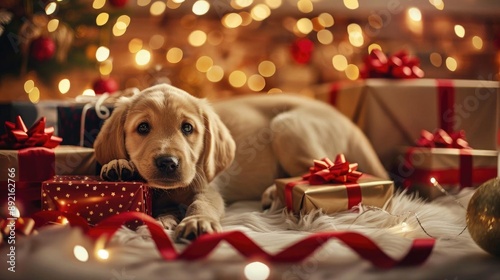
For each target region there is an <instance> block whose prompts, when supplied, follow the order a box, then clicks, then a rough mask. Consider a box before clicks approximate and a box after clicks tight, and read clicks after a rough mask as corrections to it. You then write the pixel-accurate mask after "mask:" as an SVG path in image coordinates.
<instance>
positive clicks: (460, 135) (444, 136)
mask: <svg viewBox="0 0 500 280" xmlns="http://www.w3.org/2000/svg"><path fill="white" fill-rule="evenodd" d="M416 145H417V146H418V147H428V148H455V149H471V147H470V146H469V143H468V142H467V141H466V140H465V131H463V130H460V131H455V132H452V133H450V134H448V133H447V132H446V131H444V130H443V129H437V130H436V131H435V132H434V133H431V132H429V131H427V130H422V132H420V138H419V139H418V140H417V143H416Z"/></svg>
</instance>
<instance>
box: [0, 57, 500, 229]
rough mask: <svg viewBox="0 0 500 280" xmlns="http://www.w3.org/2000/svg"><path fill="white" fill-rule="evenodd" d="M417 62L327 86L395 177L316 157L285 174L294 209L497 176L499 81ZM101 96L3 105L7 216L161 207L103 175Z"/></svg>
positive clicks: (432, 191)
mask: <svg viewBox="0 0 500 280" xmlns="http://www.w3.org/2000/svg"><path fill="white" fill-rule="evenodd" d="M374 67H375V66H374ZM376 67H379V66H376ZM409 68H410V70H412V71H406V70H407V69H399V70H397V71H393V72H392V74H391V73H389V74H388V75H389V76H384V75H385V74H384V75H381V76H377V75H372V76H367V78H366V79H362V80H358V81H355V82H335V83H333V84H328V85H325V86H323V87H322V88H320V89H318V91H317V96H316V98H317V99H320V100H323V101H325V102H328V103H330V104H331V105H332V106H335V107H336V108H337V109H338V110H340V111H341V112H342V113H344V114H345V115H346V116H348V117H349V118H350V119H351V120H352V121H354V122H355V123H356V124H357V125H358V126H359V127H360V128H361V129H362V130H363V131H364V133H365V134H366V136H367V137H368V139H369V140H370V141H371V143H372V145H373V147H374V149H375V151H376V153H377V155H378V156H379V158H380V160H381V161H382V163H383V164H384V166H385V168H386V169H387V171H388V172H389V174H390V179H381V178H376V177H374V176H371V175H370V174H364V173H361V172H359V170H363V166H357V164H356V163H350V162H349V159H348V158H347V159H346V158H345V157H344V156H343V155H338V156H337V158H335V159H328V158H324V159H311V170H310V172H309V173H308V174H305V175H304V176H303V177H297V178H286V179H278V180H277V181H276V183H277V187H278V193H279V198H280V199H281V200H282V201H283V203H284V205H285V206H286V207H287V208H288V209H289V210H290V211H293V212H295V213H300V212H308V211H310V210H312V209H318V208H321V209H322V210H323V211H324V212H327V213H334V212H339V211H346V210H350V209H352V208H354V207H356V206H358V205H360V203H361V204H363V205H371V206H376V207H385V206H386V205H387V203H389V202H390V198H391V197H392V196H393V193H394V191H395V189H397V188H404V189H407V190H409V191H412V192H418V193H419V195H420V196H422V197H424V198H427V199H429V200H432V199H434V198H436V197H437V196H440V195H443V193H442V192H441V191H440V190H439V189H438V188H436V187H435V185H434V184H433V183H432V181H431V178H434V179H435V181H437V182H439V184H440V185H441V186H442V187H443V188H444V189H445V190H447V191H448V192H450V193H456V192H459V191H460V190H461V189H462V188H467V187H472V188H474V187H477V186H479V185H480V184H482V183H484V182H486V181H487V180H489V179H491V178H494V177H496V176H497V165H498V164H497V163H498V152H497V136H498V128H499V116H498V115H499V109H500V104H499V103H500V100H499V98H500V97H499V85H498V82H496V81H485V80H436V79H424V78H421V75H420V72H418V71H417V70H418V69H412V65H409ZM377 69H378V68H376V70H377ZM413 70H415V71H413ZM381 71H386V72H387V71H388V70H387V69H382V70H381ZM389 71H390V70H389ZM391 75H392V76H391ZM405 75H406V76H405ZM89 104H91V105H89ZM94 105H95V102H94V103H92V102H87V103H81V102H77V101H74V102H64V103H63V102H59V103H54V102H50V104H49V103H48V102H47V103H43V102H41V103H39V104H36V105H32V104H27V103H22V102H21V103H14V102H10V103H4V104H2V105H0V107H1V108H2V109H1V110H0V111H1V114H2V116H1V117H2V119H1V120H2V126H3V122H5V127H3V131H1V130H0V133H1V134H2V138H1V139H0V166H1V167H2V168H0V169H1V170H2V172H0V197H1V205H2V207H1V211H2V212H1V214H2V217H8V216H10V215H12V214H13V213H12V212H11V210H12V209H14V208H12V207H9V206H12V205H15V209H16V211H19V212H20V214H21V216H29V215H31V214H33V213H34V212H36V211H39V210H52V211H61V212H68V213H72V214H76V215H78V216H81V217H83V218H84V219H86V220H87V222H88V223H89V224H90V225H93V224H96V223H98V222H99V221H101V220H102V219H104V218H106V217H109V216H110V215H114V214H116V213H121V212H125V211H140V212H144V213H147V214H151V211H152V210H151V190H149V189H148V188H147V185H145V183H144V182H106V181H102V180H101V179H100V178H99V177H98V176H96V175H98V174H99V166H98V164H96V161H95V157H94V150H93V148H92V144H93V142H94V139H95V137H96V136H97V133H99V129H100V127H101V126H102V123H103V122H104V119H106V118H107V117H108V116H109V113H110V112H111V111H112V110H113V105H112V104H109V105H102V104H101V105H100V106H97V107H96V106H94ZM37 112H42V114H39V113H37ZM20 116H22V118H21V117H20ZM23 119H24V121H25V122H26V123H27V124H28V127H27V126H25V125H24V123H23V121H22V120H23ZM37 120H38V121H37ZM51 127H54V128H51ZM9 197H15V200H13V199H12V198H9Z"/></svg>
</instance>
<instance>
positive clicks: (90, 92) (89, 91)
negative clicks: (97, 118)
mask: <svg viewBox="0 0 500 280" xmlns="http://www.w3.org/2000/svg"><path fill="white" fill-rule="evenodd" d="M82 95H83V96H95V91H94V90H93V89H90V88H88V89H85V90H84V91H83V92H82Z"/></svg>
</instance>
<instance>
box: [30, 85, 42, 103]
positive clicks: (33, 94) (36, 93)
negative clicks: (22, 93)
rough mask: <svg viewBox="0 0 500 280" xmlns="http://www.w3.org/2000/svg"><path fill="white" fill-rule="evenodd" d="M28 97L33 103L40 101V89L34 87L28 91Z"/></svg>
mask: <svg viewBox="0 0 500 280" xmlns="http://www.w3.org/2000/svg"><path fill="white" fill-rule="evenodd" d="M28 98H29V100H30V101H31V103H34V104H36V103H38V101H40V90H39V89H38V88H37V87H33V89H32V90H31V91H30V92H29V93H28Z"/></svg>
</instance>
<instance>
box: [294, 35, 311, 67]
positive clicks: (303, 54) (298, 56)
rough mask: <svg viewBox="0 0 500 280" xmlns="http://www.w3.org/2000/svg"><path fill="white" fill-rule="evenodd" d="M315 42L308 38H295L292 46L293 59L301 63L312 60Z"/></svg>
mask: <svg viewBox="0 0 500 280" xmlns="http://www.w3.org/2000/svg"><path fill="white" fill-rule="evenodd" d="M313 50H314V43H313V42H312V41H311V40H309V39H307V38H300V39H297V40H295V42H293V44H292V46H291V52H292V57H293V59H294V60H295V61H296V62H297V63H299V64H306V63H308V62H309V60H311V55H312V52H313Z"/></svg>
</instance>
